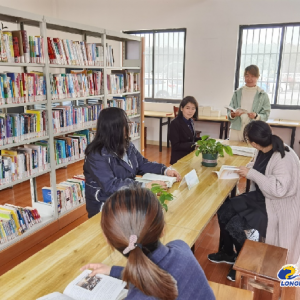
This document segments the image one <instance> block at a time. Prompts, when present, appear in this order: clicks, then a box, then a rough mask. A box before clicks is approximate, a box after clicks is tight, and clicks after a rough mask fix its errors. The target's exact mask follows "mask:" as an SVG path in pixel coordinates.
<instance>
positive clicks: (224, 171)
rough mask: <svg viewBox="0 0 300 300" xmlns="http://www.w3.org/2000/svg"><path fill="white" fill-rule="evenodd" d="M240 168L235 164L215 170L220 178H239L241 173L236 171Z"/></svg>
mask: <svg viewBox="0 0 300 300" xmlns="http://www.w3.org/2000/svg"><path fill="white" fill-rule="evenodd" d="M237 170H239V168H237V167H234V166H226V165H224V166H222V167H221V169H220V170H219V171H213V172H214V173H216V174H217V175H218V178H219V179H238V178H239V174H238V173H236V172H235V171H237Z"/></svg>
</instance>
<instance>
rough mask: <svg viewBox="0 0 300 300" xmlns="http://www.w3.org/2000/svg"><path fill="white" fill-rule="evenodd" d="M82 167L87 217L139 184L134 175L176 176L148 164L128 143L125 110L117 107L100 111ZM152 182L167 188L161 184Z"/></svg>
mask: <svg viewBox="0 0 300 300" xmlns="http://www.w3.org/2000/svg"><path fill="white" fill-rule="evenodd" d="M85 154H86V157H85V162H84V166H83V172H84V175H85V181H86V189H85V197H86V210H87V212H88V216H89V218H91V217H92V216H94V215H96V214H97V213H98V212H100V211H101V207H102V205H103V204H104V202H105V200H106V199H107V198H108V197H109V196H110V195H112V194H113V193H114V192H116V191H118V190H119V189H121V188H122V187H124V186H129V185H135V184H136V185H140V183H137V182H136V181H135V180H134V179H135V177H136V175H143V174H145V173H155V174H161V175H168V176H173V177H177V179H178V180H180V175H179V173H178V172H177V171H175V170H173V169H170V168H167V167H166V166H165V165H163V164H158V163H156V162H149V161H148V160H147V159H146V158H144V157H143V156H142V155H141V154H140V152H139V151H138V150H137V149H136V148H135V146H134V144H133V143H131V142H130V137H129V127H128V119H127V115H126V113H125V111H124V110H122V109H120V108H116V107H110V108H106V109H103V110H102V111H101V112H100V115H99V118H98V122H97V132H96V136H95V138H94V140H93V141H92V142H91V143H90V144H89V145H88V147H87V149H86V152H85ZM153 183H159V184H160V185H162V186H164V187H165V186H166V185H165V183H164V182H162V181H155V182H154V181H152V182H150V183H148V184H147V185H146V187H148V188H150V187H151V185H152V184H153Z"/></svg>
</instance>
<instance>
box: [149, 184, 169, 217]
mask: <svg viewBox="0 0 300 300" xmlns="http://www.w3.org/2000/svg"><path fill="white" fill-rule="evenodd" d="M151 192H152V193H154V194H156V196H157V199H158V200H159V202H160V204H161V206H162V207H163V208H164V209H165V211H166V212H167V211H168V205H167V204H166V203H165V201H172V200H173V199H174V196H173V195H172V194H171V193H168V192H167V191H166V190H164V189H163V188H162V187H161V185H159V184H157V183H153V184H152V187H151Z"/></svg>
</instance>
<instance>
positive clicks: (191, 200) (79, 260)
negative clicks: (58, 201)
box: [0, 142, 250, 300]
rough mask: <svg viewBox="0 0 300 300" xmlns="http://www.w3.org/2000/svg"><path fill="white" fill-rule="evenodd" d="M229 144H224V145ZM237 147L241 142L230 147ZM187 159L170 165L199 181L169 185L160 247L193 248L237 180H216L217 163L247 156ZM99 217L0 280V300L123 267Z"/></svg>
mask: <svg viewBox="0 0 300 300" xmlns="http://www.w3.org/2000/svg"><path fill="white" fill-rule="evenodd" d="M228 143H229V142H228ZM230 144H231V145H233V144H234V145H242V144H241V143H232V142H231V143H230ZM193 155H194V154H193V153H191V154H189V155H188V156H186V157H184V158H183V159H181V160H180V161H179V162H177V163H176V164H175V165H174V167H175V168H176V169H177V170H178V171H179V172H180V173H181V174H182V176H184V175H185V174H186V173H188V172H189V171H190V170H192V169H196V171H197V174H198V175H199V179H200V183H199V184H198V185H197V186H195V187H194V188H192V189H191V190H190V191H189V190H188V188H187V186H182V187H180V188H178V183H176V184H174V185H173V188H172V192H173V194H174V195H175V199H174V200H173V201H171V202H169V204H168V206H169V211H168V212H167V213H166V214H165V219H166V235H165V236H164V237H163V238H162V242H163V243H164V244H166V243H168V242H169V241H172V240H175V239H182V240H184V241H185V242H186V243H187V244H188V245H189V246H190V247H192V246H193V245H194V243H195V242H196V240H197V239H198V237H199V235H200V234H201V232H202V230H203V229H204V228H205V226H206V224H207V223H208V222H209V221H210V220H211V218H212V217H213V216H214V214H215V213H216V211H217V210H218V208H219V207H220V205H221V204H222V202H223V201H224V199H225V198H226V197H227V195H228V194H229V193H230V191H231V190H232V189H233V188H234V187H235V185H236V180H218V179H217V175H216V174H214V173H212V171H213V170H218V169H219V168H220V167H221V164H228V165H235V166H240V165H246V164H247V163H248V162H249V161H250V157H241V156H235V155H234V156H232V157H230V156H228V155H226V156H225V157H224V158H219V159H218V166H217V167H215V168H205V167H202V166H201V155H200V156H199V157H195V156H193ZM100 218H101V214H98V215H96V216H95V217H93V218H91V219H89V220H88V221H86V222H85V223H83V224H81V225H80V226H78V227H77V228H75V229H74V230H72V231H70V232H69V233H67V234H66V235H65V236H63V237H61V238H60V239H58V240H57V241H55V242H53V243H52V244H50V245H49V246H47V247H46V248H44V249H43V250H41V251H40V252H38V253H36V254H35V255H33V256H32V257H30V258H29V259H27V260H25V261H24V262H22V263H21V264H19V265H18V266H16V267H15V268H13V269H12V270H10V271H8V272H7V273H5V274H4V275H2V276H1V277H0V299H1V300H2V299H3V300H4V299H7V300H10V299H22V300H23V299H24V300H26V299H30V300H32V299H36V298H38V297H41V296H43V295H46V294H48V293H51V292H54V291H58V292H63V290H64V288H65V287H66V286H67V285H68V283H69V282H71V281H72V279H74V278H75V277H76V276H78V275H79V274H80V273H81V272H80V270H79V269H80V267H81V266H83V265H85V264H87V263H91V262H104V263H107V264H109V265H113V264H117V265H124V264H125V259H124V258H123V256H122V255H120V254H119V253H118V252H116V251H112V250H111V249H110V248H109V247H108V245H107V243H106V241H105V239H104V237H103V234H102V232H101V230H100Z"/></svg>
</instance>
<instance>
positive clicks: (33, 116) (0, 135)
mask: <svg viewBox="0 0 300 300" xmlns="http://www.w3.org/2000/svg"><path fill="white" fill-rule="evenodd" d="M47 132H48V122H47V113H46V111H45V110H25V113H0V146H4V145H6V144H13V143H19V142H22V141H26V140H28V139H32V138H35V137H43V136H46V135H47Z"/></svg>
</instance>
